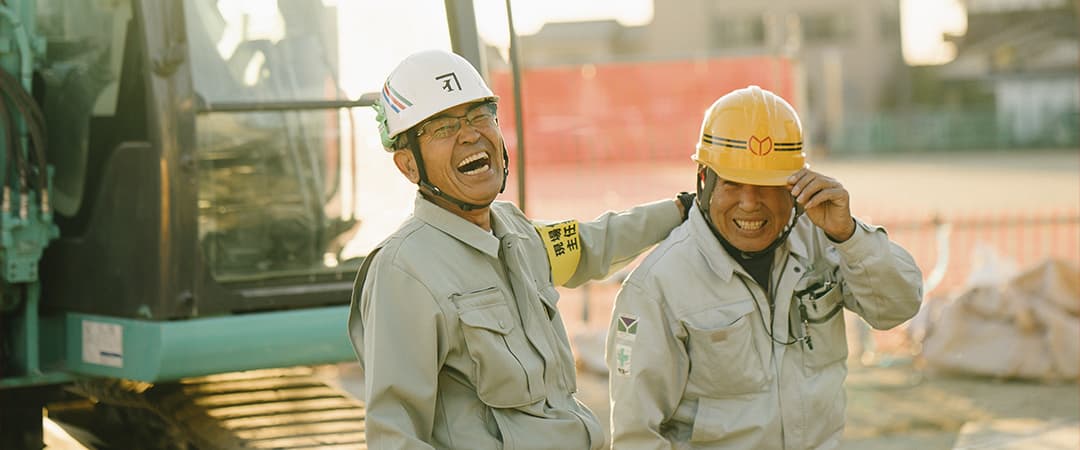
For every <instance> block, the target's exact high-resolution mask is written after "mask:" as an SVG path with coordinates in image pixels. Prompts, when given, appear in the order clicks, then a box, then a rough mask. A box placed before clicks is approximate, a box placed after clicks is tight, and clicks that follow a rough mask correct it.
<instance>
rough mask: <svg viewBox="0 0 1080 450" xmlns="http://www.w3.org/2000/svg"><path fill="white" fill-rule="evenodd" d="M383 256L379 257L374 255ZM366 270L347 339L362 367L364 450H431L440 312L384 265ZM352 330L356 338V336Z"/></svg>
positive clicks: (410, 281)
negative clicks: (358, 322) (357, 318)
mask: <svg viewBox="0 0 1080 450" xmlns="http://www.w3.org/2000/svg"><path fill="white" fill-rule="evenodd" d="M380 256H384V255H380ZM378 263H379V261H376V264H375V267H372V270H371V273H370V274H369V276H368V279H367V282H366V283H365V286H364V288H363V294H362V296H361V301H360V302H359V310H354V311H351V315H356V314H359V315H360V319H361V322H362V326H360V327H356V328H354V327H353V325H352V322H354V320H353V318H352V317H350V338H351V339H352V341H353V347H354V348H355V349H356V350H357V353H359V354H360V359H361V363H362V364H363V368H364V398H365V400H366V405H365V407H366V409H367V418H366V419H365V422H366V423H365V429H366V433H367V445H368V447H369V448H408V449H414V448H424V449H426V448H431V446H430V445H428V444H427V443H426V442H428V441H430V440H431V435H432V428H433V426H434V422H435V400H436V392H437V387H438V373H439V367H440V366H441V364H442V361H444V360H445V355H443V354H442V350H441V347H442V346H440V344H439V343H440V342H445V338H444V336H443V334H444V330H445V328H444V327H443V326H442V313H441V310H440V309H439V307H438V305H437V304H436V303H435V301H434V298H433V297H432V295H431V293H430V292H429V291H428V289H427V288H426V287H425V286H424V285H423V284H421V283H420V282H419V281H418V280H416V279H415V278H414V277H412V276H411V275H409V274H408V273H406V272H405V271H403V270H401V269H399V268H398V267H395V266H394V265H393V264H392V263H389V262H386V263H384V264H378ZM356 331H360V332H361V333H360V334H359V335H358V334H357V333H356Z"/></svg>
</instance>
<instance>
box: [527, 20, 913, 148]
mask: <svg viewBox="0 0 1080 450" xmlns="http://www.w3.org/2000/svg"><path fill="white" fill-rule="evenodd" d="M897 4H898V2H897V0H816V1H814V2H806V1H801V0H770V1H763V2H744V1H738V0H721V1H716V0H680V1H666V2H660V1H657V2H654V6H653V7H654V16H653V21H652V22H651V23H649V24H648V25H645V26H639V27H625V26H622V25H620V24H618V23H617V22H615V21H592V22H577V23H553V24H547V25H545V26H544V27H543V28H542V29H541V30H540V31H539V32H538V33H536V34H534V35H529V36H523V37H522V38H521V53H520V54H521V58H522V60H523V61H524V63H525V65H526V67H546V66H552V65H566V64H589V63H604V62H628V61H640V60H649V61H658V60H673V59H676V60H696V59H723V58H732V59H733V60H741V58H743V57H748V56H782V57H787V58H791V59H792V60H793V61H796V62H797V64H795V65H794V66H793V67H794V70H795V71H796V72H797V75H796V76H795V79H796V80H799V82H798V86H797V88H796V94H795V97H796V98H789V99H788V100H789V101H791V102H792V103H794V104H795V105H796V107H797V108H798V109H799V110H800V113H801V116H802V117H803V121H804V127H805V128H806V132H807V135H808V138H809V139H811V140H813V141H814V142H818V143H823V142H825V141H826V139H827V135H828V133H829V132H830V130H836V129H840V128H841V127H842V126H843V119H844V117H845V116H846V115H852V114H854V115H861V114H866V113H868V112H871V111H874V110H876V109H877V108H878V107H879V103H880V101H881V98H882V97H883V95H886V93H887V91H888V90H890V89H893V86H894V85H895V82H896V79H895V74H896V72H897V71H896V69H897V67H899V66H901V65H902V64H903V63H902V60H901V55H900V31H899V11H898V7H897ZM740 70H746V68H740ZM770 70H772V68H770V67H762V68H761V78H762V80H763V81H762V82H761V84H763V85H764V84H769V82H770V81H772V80H773V79H776V78H779V77H781V75H778V74H775V73H771V72H770ZM784 76H786V75H784ZM722 94H723V92H717V93H715V95H716V96H719V95H722ZM887 95H888V96H892V94H891V93H888V94H887Z"/></svg>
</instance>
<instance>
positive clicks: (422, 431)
mask: <svg viewBox="0 0 1080 450" xmlns="http://www.w3.org/2000/svg"><path fill="white" fill-rule="evenodd" d="M497 101H498V98H497V97H495V95H493V94H492V92H491V90H490V89H489V88H488V86H487V84H486V83H484V80H483V79H482V78H481V77H480V75H479V74H478V73H477V72H476V70H475V69H474V68H473V67H472V66H471V65H470V64H469V63H468V62H467V61H466V60H465V59H463V58H461V57H460V56H458V55H455V54H453V53H448V52H443V51H426V52H420V53H417V54H414V55H411V56H409V57H408V58H406V59H405V60H404V61H402V62H401V64H399V65H398V67H397V68H396V69H395V70H394V71H393V72H392V73H391V74H390V76H389V77H388V78H387V80H386V83H385V84H384V85H383V89H382V96H381V100H380V102H379V105H378V107H377V108H376V109H377V111H378V120H379V128H380V131H381V134H382V138H383V146H384V147H386V149H387V150H388V151H391V152H393V157H394V162H395V163H396V165H397V168H398V170H400V171H401V173H402V174H403V175H404V176H405V177H407V178H408V179H409V180H410V181H411V182H413V183H416V184H417V186H418V193H417V197H416V202H415V205H414V211H413V215H412V216H411V217H410V218H409V219H407V220H406V221H405V223H404V224H403V225H402V226H401V227H400V228H399V229H398V230H397V231H396V232H395V233H394V234H393V235H391V236H390V237H389V238H388V239H387V240H385V241H384V242H383V243H382V244H380V245H379V248H378V249H377V250H376V251H375V252H372V253H371V254H369V256H368V259H367V260H366V261H365V262H364V265H363V266H362V267H361V269H360V272H359V273H358V275H357V279H356V284H355V287H354V288H353V299H352V306H351V307H350V315H349V335H350V338H351V340H352V343H353V347H354V349H355V350H356V352H357V355H358V356H359V358H360V362H361V365H362V366H363V368H364V383H365V386H364V390H365V400H366V408H367V417H366V427H365V428H366V432H367V444H368V447H369V448H373V449H400V448H409V449H414V448H454V449H496V448H517V449H590V448H591V449H596V448H602V447H604V446H605V434H604V433H603V430H602V429H601V427H600V425H599V422H598V421H597V419H596V416H595V415H593V413H592V412H591V411H589V410H588V408H586V407H585V406H584V405H582V404H581V403H580V402H578V401H577V400H576V399H575V398H574V392H576V390H577V388H576V373H575V370H574V369H575V365H574V358H573V354H572V353H571V351H570V344H569V340H568V339H567V335H566V330H565V328H564V327H563V323H562V316H561V315H560V314H559V310H558V308H557V302H558V300H559V294H558V292H557V291H556V290H555V286H559V285H566V286H576V285H579V284H581V283H583V282H585V281H587V280H590V279H596V278H602V277H606V276H607V275H608V274H609V273H611V271H613V270H615V269H617V268H618V267H620V266H622V265H624V264H626V263H628V262H629V261H631V260H632V259H633V258H634V257H635V256H636V255H638V254H640V253H641V252H643V251H645V250H646V249H647V248H648V247H650V246H652V245H653V244H655V243H657V242H659V241H660V240H661V239H663V238H664V237H665V236H667V234H668V232H670V231H671V230H672V229H673V228H674V227H675V226H677V225H678V224H679V223H681V222H682V221H683V220H685V218H686V215H685V214H686V211H687V210H689V208H690V205H691V203H692V201H693V200H692V198H693V197H692V194H683V195H680V196H678V197H676V199H674V200H662V201H658V202H655V203H650V204H646V205H642V206H639V207H637V208H633V209H631V210H629V211H625V212H622V213H607V214H604V215H602V216H600V217H599V218H597V219H596V220H594V221H592V222H582V223H578V222H577V221H574V220H568V221H563V222H558V223H534V222H533V221H531V220H529V219H528V218H527V217H525V215H524V214H523V213H522V212H521V210H519V209H518V208H517V207H515V206H514V205H513V204H510V203H506V202H496V201H494V200H495V197H496V196H497V195H498V194H499V193H500V192H502V189H503V187H504V186H505V185H506V177H507V168H506V166H507V152H506V146H505V144H504V142H503V137H502V133H501V132H500V131H499V128H498V120H497V118H496V117H497V116H496V105H497Z"/></svg>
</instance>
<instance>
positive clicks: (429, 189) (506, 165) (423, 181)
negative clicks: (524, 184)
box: [409, 132, 510, 211]
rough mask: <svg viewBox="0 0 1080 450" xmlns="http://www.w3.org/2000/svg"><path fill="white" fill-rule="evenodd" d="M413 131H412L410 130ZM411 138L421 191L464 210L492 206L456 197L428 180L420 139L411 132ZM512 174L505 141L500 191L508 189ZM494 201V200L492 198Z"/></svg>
mask: <svg viewBox="0 0 1080 450" xmlns="http://www.w3.org/2000/svg"><path fill="white" fill-rule="evenodd" d="M410 133H411V132H410ZM409 137H410V139H409V151H411V152H412V154H413V159H415V160H416V168H417V171H418V172H420V182H419V183H417V185H418V186H419V187H420V189H421V192H424V191H426V193H427V194H430V195H434V196H436V197H439V198H441V199H443V200H446V201H448V202H450V203H452V204H453V205H454V206H457V207H458V208H461V210H462V211H473V210H477V209H483V208H487V207H489V206H491V202H488V203H486V204H483V205H481V204H477V203H469V202H466V201H464V200H459V199H457V198H454V197H453V196H451V195H450V194H447V193H445V192H443V191H442V189H439V188H438V186H435V185H434V184H431V181H429V180H428V177H427V170H426V169H425V168H424V158H423V157H421V155H420V140H419V139H418V138H417V136H416V135H415V134H411V135H410V136H409ZM509 176H510V155H509V153H507V151H506V143H505V142H503V179H502V186H501V187H499V193H500V194H501V193H503V191H504V190H506V179H507V178H508V177H509ZM492 201H494V200H492Z"/></svg>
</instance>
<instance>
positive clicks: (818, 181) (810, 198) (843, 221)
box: [787, 169, 855, 242]
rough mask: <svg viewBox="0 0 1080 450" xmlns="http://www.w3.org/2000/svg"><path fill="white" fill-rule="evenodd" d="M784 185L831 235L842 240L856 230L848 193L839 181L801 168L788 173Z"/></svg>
mask: <svg viewBox="0 0 1080 450" xmlns="http://www.w3.org/2000/svg"><path fill="white" fill-rule="evenodd" d="M787 185H788V189H790V190H791V195H792V196H794V197H795V201H796V202H798V204H799V205H802V207H803V208H805V210H806V216H807V217H809V218H810V221H811V222H813V223H814V225H817V226H818V227H819V228H821V229H822V230H825V234H826V235H828V236H829V238H830V239H832V240H833V241H836V242H844V241H846V240H848V238H850V237H851V235H852V234H854V233H855V219H854V218H853V217H852V216H851V206H850V197H849V195H848V191H847V189H844V186H843V185H842V184H840V182H839V181H837V180H835V179H832V178H829V177H827V176H825V175H822V174H820V173H817V172H814V171H812V170H809V169H801V170H799V171H798V172H795V174H793V175H791V176H790V177H788V181H787Z"/></svg>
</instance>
